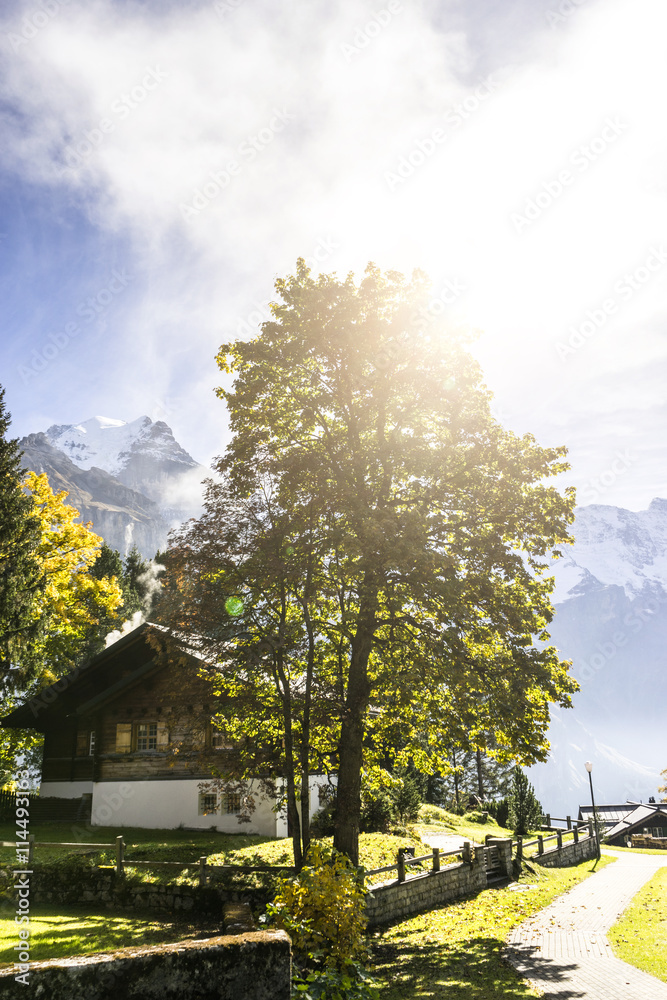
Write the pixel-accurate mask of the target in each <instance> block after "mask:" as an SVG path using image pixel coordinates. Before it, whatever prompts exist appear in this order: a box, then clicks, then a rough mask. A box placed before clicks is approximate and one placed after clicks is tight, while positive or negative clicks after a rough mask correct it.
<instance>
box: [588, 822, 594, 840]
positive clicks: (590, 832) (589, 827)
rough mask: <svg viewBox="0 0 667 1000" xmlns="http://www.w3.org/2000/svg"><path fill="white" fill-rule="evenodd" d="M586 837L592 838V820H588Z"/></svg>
mask: <svg viewBox="0 0 667 1000" xmlns="http://www.w3.org/2000/svg"><path fill="white" fill-rule="evenodd" d="M588 836H589V837H592V836H593V820H592V819H589V821H588Z"/></svg>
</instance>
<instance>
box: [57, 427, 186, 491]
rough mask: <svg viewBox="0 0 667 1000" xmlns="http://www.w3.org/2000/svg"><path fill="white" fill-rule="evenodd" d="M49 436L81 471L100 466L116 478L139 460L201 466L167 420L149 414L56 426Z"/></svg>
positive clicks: (183, 465)
mask: <svg viewBox="0 0 667 1000" xmlns="http://www.w3.org/2000/svg"><path fill="white" fill-rule="evenodd" d="M46 436H47V438H48V440H49V442H50V443H51V444H52V445H53V447H54V448H57V449H58V450H59V451H62V452H63V453H64V454H65V455H67V457H68V458H69V459H70V460H71V461H72V462H74V464H75V465H76V466H78V467H79V468H80V469H92V468H93V467H97V468H99V469H103V470H104V471H105V472H108V473H109V474H110V475H112V476H121V475H122V473H123V472H124V471H125V470H127V468H128V466H129V465H130V464H131V463H132V462H133V461H136V460H137V459H138V458H139V457H143V458H144V459H145V460H152V461H153V462H164V461H167V462H169V463H174V464H176V465H178V466H182V467H185V468H195V467H196V465H197V463H196V462H195V460H194V459H193V458H192V457H191V456H190V455H188V453H187V452H186V451H185V450H184V449H183V448H181V446H180V445H179V444H178V443H177V442H176V440H175V439H174V435H173V433H172V430H171V428H170V427H169V426H168V425H167V424H165V423H164V421H162V420H158V421H156V422H155V423H153V421H152V420H151V418H150V417H147V416H146V415H143V416H141V417H137V419H136V420H132V421H130V422H128V421H126V420H119V419H117V418H116V417H103V416H96V417H90V418H89V419H88V420H83V421H82V422H81V423H78V424H53V426H52V427H49V429H48V430H47V432H46Z"/></svg>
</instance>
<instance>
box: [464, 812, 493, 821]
mask: <svg viewBox="0 0 667 1000" xmlns="http://www.w3.org/2000/svg"><path fill="white" fill-rule="evenodd" d="M488 818H489V814H488V812H482V810H481V809H475V810H474V811H473V812H468V813H464V814H463V819H464V820H466V821H467V822H468V823H486V821H487V819H488Z"/></svg>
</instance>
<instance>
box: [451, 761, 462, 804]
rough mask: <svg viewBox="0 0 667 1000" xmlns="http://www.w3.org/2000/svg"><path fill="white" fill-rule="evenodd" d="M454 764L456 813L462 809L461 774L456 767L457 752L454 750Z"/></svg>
mask: <svg viewBox="0 0 667 1000" xmlns="http://www.w3.org/2000/svg"><path fill="white" fill-rule="evenodd" d="M452 763H453V765H454V771H453V774H454V798H455V799H456V811H457V812H458V811H459V809H460V808H461V797H460V793H459V772H458V768H457V766H456V750H452Z"/></svg>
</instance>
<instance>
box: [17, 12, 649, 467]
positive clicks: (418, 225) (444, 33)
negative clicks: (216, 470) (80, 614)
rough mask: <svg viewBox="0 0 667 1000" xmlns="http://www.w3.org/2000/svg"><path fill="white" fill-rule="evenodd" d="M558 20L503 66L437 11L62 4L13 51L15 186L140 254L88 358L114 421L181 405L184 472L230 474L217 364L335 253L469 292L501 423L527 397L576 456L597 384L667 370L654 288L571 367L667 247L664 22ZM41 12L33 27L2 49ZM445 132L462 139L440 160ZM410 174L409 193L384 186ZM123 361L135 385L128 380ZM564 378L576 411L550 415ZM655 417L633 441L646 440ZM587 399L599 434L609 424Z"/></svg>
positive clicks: (467, 310) (520, 420)
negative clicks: (285, 285)
mask: <svg viewBox="0 0 667 1000" xmlns="http://www.w3.org/2000/svg"><path fill="white" fill-rule="evenodd" d="M385 6H387V5H385ZM377 9H378V10H379V9H380V8H379V7H378V8H377ZM548 9H549V6H548V5H544V6H543V8H542V9H541V10H540V18H539V23H538V21H537V20H536V18H535V17H534V16H533V18H532V20H531V22H530V25H531V26H530V31H528V30H527V31H526V34H525V35H524V36H522V37H521V39H520V40H519V41H520V42H521V44H519V41H518V42H517V44H516V45H514V46H512V47H511V48H506V49H503V48H502V47H501V46H500V45H498V46H497V48H496V49H495V50H493V51H492V50H491V48H490V42H489V38H490V35H489V33H488V32H487V33H486V34H485V35H484V38H483V39H481V36H480V34H479V30H477V29H475V30H473V27H474V25H473V23H472V21H471V20H468V21H466V18H465V17H464V16H463V14H461V13H459V14H457V15H456V19H455V9H454V8H453V7H447V8H446V10H444V11H443V8H442V7H441V6H440V5H429V4H423V5H415V6H412V5H408V4H402V5H398V8H397V9H395V11H394V12H393V13H392V14H391V16H390V17H388V18H380V20H379V21H378V18H377V12H376V10H375V8H373V7H371V6H365V7H364V8H362V7H360V5H359V4H358V3H356V2H352V0H339V2H336V3H333V4H326V5H325V4H313V5H303V4H296V3H288V4H285V5H280V6H278V7H276V6H275V5H270V4H268V3H258V2H255V0H244V2H242V3H239V4H238V5H237V6H236V7H234V8H230V9H229V11H228V12H224V13H221V12H220V11H218V10H216V5H215V4H214V3H210V4H190V5H188V6H186V7H183V6H179V5H176V6H170V7H167V8H166V9H160V8H158V7H156V6H149V5H142V6H138V5H132V4H127V5H121V6H119V5H118V4H112V3H108V2H100V0H97V2H94V3H92V4H88V5H86V6H85V7H82V6H75V5H71V4H69V5H61V7H60V9H59V11H58V13H57V16H53V17H52V18H51V20H50V21H49V22H48V24H46V25H45V26H44V27H42V28H41V29H40V30H39V31H38V32H37V33H36V35H35V37H34V38H32V39H30V40H29V41H26V42H25V44H22V45H20V46H19V48H18V51H16V52H12V51H11V46H9V49H10V51H8V53H7V55H8V58H7V60H6V66H5V70H4V80H3V90H4V95H5V99H9V100H10V101H11V103H12V105H13V108H14V117H13V118H12V119H11V120H10V122H9V126H8V127H9V132H8V142H7V143H6V148H7V157H6V167H5V169H6V170H7V171H9V173H10V174H11V172H12V171H13V172H15V173H16V174H18V173H20V174H21V175H22V176H23V177H24V178H26V179H27V180H29V182H30V183H31V184H32V185H33V186H34V187H35V189H36V190H38V191H41V192H42V193H43V196H44V197H48V198H49V199H51V200H52V202H53V203H54V204H57V205H58V206H59V210H60V211H62V212H64V213H67V211H68V208H67V206H68V205H69V206H76V208H77V210H78V211H81V212H82V213H83V214H84V216H85V218H86V219H87V224H88V225H89V226H91V227H92V228H93V229H94V230H95V231H97V232H98V233H99V234H100V239H107V240H109V239H118V238H119V237H122V239H123V241H124V242H125V244H126V245H125V249H124V250H123V253H124V254H125V257H124V261H125V262H126V263H127V266H128V269H129V270H130V271H131V273H132V275H133V286H132V293H131V295H130V294H128V296H127V297H126V298H125V299H124V300H123V301H119V302H118V303H117V305H115V306H114V310H115V311H110V312H109V314H108V316H106V317H105V318H104V325H103V326H102V328H98V330H97V338H98V339H97V341H96V342H95V343H93V342H92V340H91V341H90V343H89V349H90V351H91V357H93V358H95V359H96V360H97V363H98V364H99V365H100V366H102V367H104V368H105V370H108V371H110V372H113V373H114V377H113V378H112V379H110V380H109V382H110V384H111V385H110V389H109V393H110V392H111V389H113V391H115V393H116V397H117V398H121V399H122V400H123V404H124V406H126V407H128V408H129V407H134V408H135V410H134V411H133V412H127V410H124V411H123V412H122V413H119V414H118V415H119V416H124V417H126V418H128V419H132V418H133V417H134V416H136V413H139V412H143V411H145V410H146V408H147V406H148V408H150V407H151V406H152V403H150V401H149V403H148V404H147V403H146V401H145V394H146V392H147V391H148V392H149V393H150V394H151V395H152V396H153V397H154V398H155V399H156V400H157V401H159V400H160V399H163V398H164V397H169V398H171V399H172V400H174V401H175V405H174V406H173V408H172V418H171V420H170V423H171V424H172V426H173V427H174V430H175V432H176V434H177V437H179V439H180V440H182V441H183V443H184V444H185V446H186V447H187V448H188V450H190V451H191V452H192V453H193V454H194V455H195V456H196V457H197V458H198V459H199V460H201V461H208V460H209V458H210V457H211V456H212V455H213V454H216V453H220V451H221V450H222V447H221V445H222V437H223V436H224V433H225V430H224V425H225V420H224V412H223V411H222V406H221V404H220V403H219V402H217V401H216V400H215V399H214V398H213V393H212V389H213V387H214V386H215V385H216V384H217V383H218V374H217V372H216V370H215V366H214V364H213V356H214V354H215V350H216V348H217V346H218V345H219V343H220V342H222V341H223V340H224V339H227V338H229V337H233V336H235V335H237V331H238V330H239V327H240V326H242V325H243V323H244V321H245V320H246V318H247V317H248V316H249V315H251V314H253V313H255V312H256V311H257V309H258V308H261V307H263V304H265V303H266V302H267V301H268V300H269V299H270V298H271V295H272V284H273V280H274V278H275V277H276V276H277V275H280V274H283V273H285V272H287V271H290V270H291V269H292V268H293V266H294V262H295V259H296V257H297V256H299V255H306V256H310V255H314V254H315V251H316V249H317V248H318V247H319V246H321V244H322V242H323V241H324V242H325V243H327V244H331V245H333V246H334V248H333V249H332V251H331V252H328V253H327V255H326V257H325V259H324V260H323V262H322V265H321V266H322V267H323V268H324V269H326V270H338V271H339V272H340V273H346V272H347V271H348V270H350V269H353V270H355V271H356V272H360V271H361V270H362V269H363V267H364V265H365V264H366V262H367V260H369V259H374V260H376V262H377V263H379V264H380V265H381V266H383V267H394V268H399V269H403V270H406V271H409V270H411V269H412V267H414V266H420V267H423V268H424V269H426V270H427V271H428V272H430V273H431V275H432V276H433V278H434V279H435V282H436V288H437V287H438V282H441V281H446V280H447V279H451V278H452V277H453V276H457V277H458V278H459V279H460V280H461V281H462V282H463V284H464V285H465V287H466V293H465V295H462V296H461V297H460V298H459V300H458V301H457V302H456V303H455V304H454V305H453V306H452V307H451V310H450V314H451V317H452V320H453V321H456V322H465V323H468V324H470V325H472V326H476V327H480V328H482V329H483V330H484V331H485V333H484V335H483V337H482V339H481V341H480V344H479V347H478V351H479V354H480V357H482V358H483V360H484V363H485V368H486V370H487V374H488V379H489V382H490V385H491V387H492V388H493V389H494V390H495V391H496V392H497V393H498V396H499V405H501V406H505V407H506V406H507V401H510V400H511V401H512V407H513V409H514V410H515V411H517V413H516V424H517V426H521V427H524V428H525V429H528V428H529V427H531V422H532V420H533V417H534V413H535V411H534V407H535V406H536V405H537V406H539V405H540V400H541V399H543V398H544V396H545V395H546V397H547V398H551V399H553V398H554V395H556V397H557V406H555V407H554V408H553V411H552V414H551V415H550V414H549V413H548V412H543V413H542V416H541V417H540V420H539V421H538V422H539V425H540V426H539V430H540V431H541V432H542V433H544V434H545V435H546V438H547V439H551V438H552V437H553V436H554V435H555V434H560V435H561V438H560V440H561V441H563V442H564V443H567V441H568V440H569V439H570V437H573V438H576V437H577V428H576V419H577V418H576V417H575V416H574V415H575V414H576V413H578V402H577V401H578V399H579V398H580V395H581V393H582V387H583V391H584V393H587V389H586V387H587V386H589V385H590V382H589V378H590V377H591V375H592V377H593V378H595V377H596V375H597V373H598V372H600V371H602V370H603V369H606V368H608V367H609V365H610V364H612V360H611V358H612V355H613V366H614V367H615V369H616V370H622V369H623V368H624V366H626V365H627V363H628V362H629V361H630V360H632V359H633V357H634V355H635V353H636V351H637V349H639V350H640V351H643V350H645V351H646V352H648V353H650V355H651V357H652V358H653V359H654V361H655V363H657V364H660V365H663V364H664V360H665V352H664V350H661V348H660V333H659V332H658V333H656V328H655V324H654V323H653V318H654V317H655V316H656V315H658V314H659V313H660V309H661V305H662V304H663V297H664V292H663V291H662V289H661V285H660V279H659V278H658V279H657V280H656V282H655V283H654V284H653V285H652V286H651V287H649V288H646V289H645V290H644V291H642V293H641V294H640V295H637V296H636V297H635V298H634V299H633V301H632V302H628V303H626V304H624V309H623V310H622V311H620V310H619V313H618V315H617V316H615V317H614V318H613V322H610V323H609V324H608V325H607V327H606V328H605V330H604V331H603V332H601V334H600V336H599V337H597V338H593V340H592V341H591V343H590V344H589V345H588V346H587V347H586V349H585V350H582V351H581V352H580V354H579V355H578V358H577V359H575V363H574V364H572V365H570V366H569V367H568V366H567V365H565V364H563V363H561V361H560V360H559V359H558V358H557V357H556V355H555V345H556V344H557V342H558V340H559V338H563V337H565V336H567V335H568V330H569V329H570V327H571V326H572V325H575V326H576V325H580V324H581V323H582V322H584V321H585V319H586V311H587V310H588V309H592V308H593V309H594V308H596V307H597V305H598V303H599V302H600V301H603V300H604V298H605V296H606V295H607V294H608V292H609V288H610V287H613V283H614V281H615V280H617V278H618V276H619V275H622V274H623V273H624V272H625V271H626V270H627V269H628V268H633V267H636V266H638V265H639V264H640V263H641V261H642V259H643V258H644V256H645V255H646V254H647V253H648V252H649V249H650V247H651V246H653V245H655V244H656V242H658V241H660V240H662V239H663V238H665V237H667V232H666V231H665V230H666V228H667V226H666V223H667V218H666V209H667V202H666V200H665V194H664V192H665V182H664V177H665V176H667V157H666V156H665V147H664V141H663V140H661V138H660V133H659V129H658V128H656V125H657V123H658V122H660V121H661V118H662V113H663V109H662V102H663V101H662V98H663V94H664V92H665V83H666V82H667V80H666V79H665V77H666V76H667V66H666V65H665V63H664V59H663V53H662V49H661V46H662V38H663V37H664V32H663V30H662V29H663V28H664V26H665V19H666V16H665V11H664V5H663V4H662V3H661V0H648V2H646V3H645V4H642V5H641V6H639V7H637V6H636V5H633V6H631V5H630V2H629V0H612V2H610V3H607V4H604V5H602V4H596V3H593V2H592V0H591V2H589V3H586V4H582V5H581V6H580V7H579V8H578V10H577V12H576V14H573V15H572V17H570V18H569V19H568V22H567V24H566V25H563V26H562V28H555V27H550V26H549V24H548V22H547V20H546V16H545V15H546V13H547V11H548ZM30 10H32V8H31V7H30V6H29V4H26V5H23V6H22V7H20V8H17V11H16V12H15V13H14V14H13V15H12V16H11V17H10V18H8V19H7V20H6V22H5V29H4V30H5V32H11V31H12V30H13V31H14V32H15V31H16V30H18V29H20V27H21V24H22V23H23V19H24V18H25V17H26V15H27V14H28V13H29V12H30ZM521 10H522V8H520V7H519V6H516V5H515V6H513V7H512V12H511V17H510V16H509V15H508V18H509V19H508V21H507V22H506V23H505V24H504V26H503V27H502V30H501V27H500V26H499V31H500V34H499V35H498V37H499V38H501V37H502V36H503V31H505V32H506V30H508V25H509V24H510V23H512V24H515V23H519V22H517V18H518V17H519V14H520V13H521ZM447 12H449V13H451V17H449V18H448V13H447ZM478 13H479V12H478ZM380 22H384V23H380ZM374 24H375V25H376V27H373V26H372V25H374ZM369 25H371V27H370V28H369ZM476 46H477V47H476ZM482 49H483V50H484V58H483V59H482V58H481V57H480V53H481V52H482ZM619 54H621V55H619ZM489 75H490V77H491V85H490V86H488V80H489ZM485 81H487V86H488V95H487V96H486V97H485V98H484V99H483V100H482V99H480V98H479V96H478V97H477V98H476V96H475V95H476V94H477V95H479V93H480V88H481V87H482V86H483V85H484V83H485ZM610 122H611V123H612V125H610ZM613 123H616V125H615V126H614V124H613ZM614 129H615V131H614ZM434 130H440V131H441V132H442V134H443V135H444V139H443V140H442V141H441V142H438V143H437V148H436V149H435V150H434V151H433V152H428V155H427V154H426V153H424V150H429V149H430V146H429V142H433V139H432V136H433V134H434ZM605 137H606V138H605ZM420 151H421V152H422V154H423V159H420V156H419V155H418V154H419V152H420ZM408 157H411V159H408ZM77 158H78V159H77ZM401 163H404V167H403V173H404V174H405V176H404V177H402V178H401V181H400V183H398V184H395V185H394V186H393V188H392V187H391V186H390V184H388V182H387V174H388V173H394V174H396V173H397V171H398V169H399V166H400V165H401ZM405 163H407V166H405ZM563 171H568V172H569V174H570V175H571V177H572V179H571V181H570V182H568V183H567V184H565V183H564V182H563V181H562V180H559V178H562V174H563ZM559 185H560V186H561V187H562V191H560V192H559V190H558V186H559ZM530 203H534V204H535V205H536V207H537V209H538V214H537V216H536V217H534V218H533V219H531V220H529V222H528V224H526V225H525V226H522V227H520V228H519V229H518V228H517V224H516V221H514V222H513V217H515V216H517V215H518V216H526V215H527V214H528V211H529V209H528V206H529V205H530ZM188 209H190V211H188ZM77 294H78V292H77ZM75 304H76V302H74V303H73V305H75ZM630 331H631V332H632V333H631V336H629V333H630ZM610 348H611V350H610ZM86 350H87V348H86V347H85V346H83V345H82V347H81V352H82V355H83V356H85V355H86ZM129 352H131V356H132V366H131V368H129V367H128V366H127V364H126V363H125V365H124V366H122V365H121V364H120V361H119V358H120V357H122V358H126V357H127V355H128V353H129ZM584 359H585V365H586V366H587V367H588V369H589V371H590V373H591V375H587V374H586V372H584V371H583V368H584V367H585V365H584ZM66 363H67V359H65V358H64V359H63V365H66ZM72 363H73V364H74V365H75V362H72ZM577 366H580V367H579V370H577ZM66 370H67V369H66V368H63V372H64V371H66ZM636 377H637V379H638V380H640V379H641V378H642V377H643V376H642V373H641V371H639V370H637V372H636ZM553 380H555V381H556V382H558V390H557V394H555V393H554V391H553V390H552V389H551V388H549V389H548V390H547V391H546V393H545V392H544V385H543V383H544V382H545V381H546V382H550V381H553ZM638 384H641V383H638ZM534 387H537V388H534ZM524 390H525V400H522V397H523V393H524ZM81 391H82V393H83V395H84V396H85V392H86V390H85V389H83V388H82V390H81ZM636 395H637V393H636V392H634V391H633V393H629V395H628V407H627V412H628V420H629V421H630V425H632V423H633V421H635V420H640V419H641V418H640V417H638V416H637V409H636V405H635V403H634V402H632V399H634V397H635V396H636ZM142 397H143V398H144V401H143V402H142V401H141V400H142ZM588 399H589V402H590V404H591V405H590V408H589V409H590V411H591V412H590V413H589V420H590V423H589V433H590V436H591V437H593V438H594V437H595V435H596V433H598V432H599V430H600V427H601V425H600V423H599V421H600V420H603V419H604V416H603V415H604V411H605V406H604V405H603V403H602V401H600V402H598V403H596V397H595V394H594V393H593V394H591V393H588ZM195 400H196V402H194V401H195ZM158 405H159V402H156V406H158ZM99 408H100V407H99V406H98V407H96V408H95V409H96V410H97V409H99ZM102 408H103V409H105V410H110V406H109V405H108V403H106V402H105V403H104V405H103V406H102ZM542 409H543V411H544V407H542ZM91 412H93V411H92V410H91ZM202 414H206V419H204V420H202V418H201V415H202ZM82 415H87V414H86V413H85V411H84V412H83V413H82V412H81V410H79V412H78V413H77V414H76V419H79V418H80V417H81V416H82ZM54 419H63V418H62V416H61V415H59V414H54ZM574 457H575V460H577V461H578V457H577V456H574Z"/></svg>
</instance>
